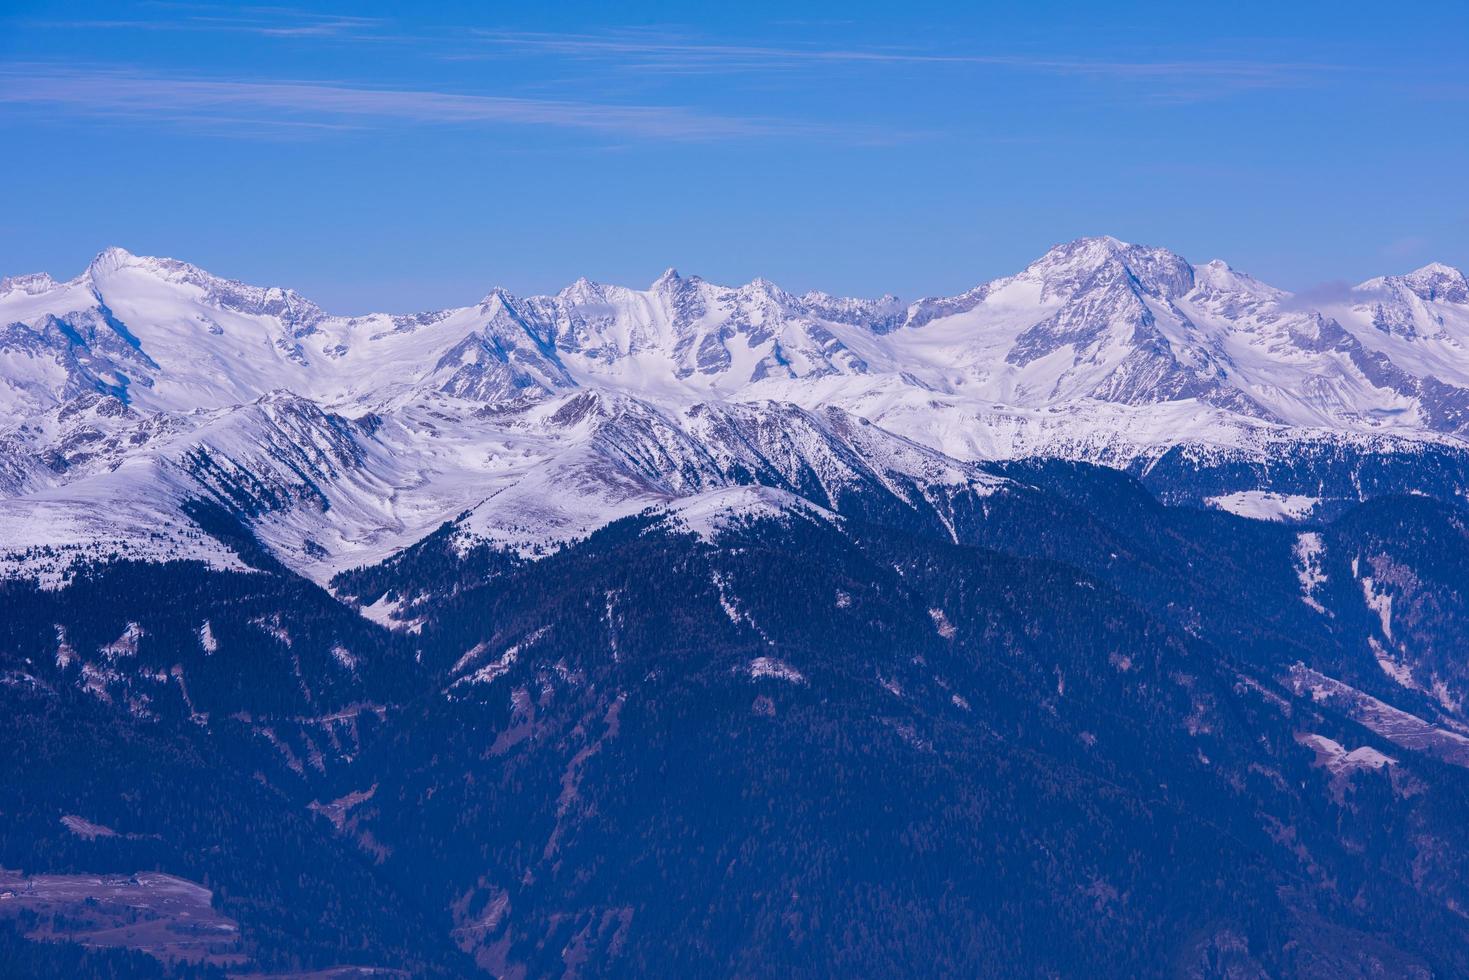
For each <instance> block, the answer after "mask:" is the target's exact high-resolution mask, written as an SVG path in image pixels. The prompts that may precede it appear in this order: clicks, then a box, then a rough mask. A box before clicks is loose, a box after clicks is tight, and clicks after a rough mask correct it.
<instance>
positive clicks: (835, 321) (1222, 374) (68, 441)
mask: <svg viewBox="0 0 1469 980" xmlns="http://www.w3.org/2000/svg"><path fill="white" fill-rule="evenodd" d="M104 305H105V310H106V313H105V314H104ZM50 318H61V319H64V320H65V321H66V322H67V323H68V324H71V325H72V326H74V327H75V329H77V330H78V331H80V333H82V334H86V335H88V336H94V337H97V338H101V339H99V340H97V341H95V342H93V344H92V347H91V348H89V350H88V351H87V354H88V357H87V358H84V359H82V360H77V359H75V358H70V356H69V354H68V353H67V352H68V351H69V349H70V346H69V345H70V341H63V340H61V339H58V338H59V337H60V336H61V335H60V334H59V333H58V328H57V327H56V326H55V325H54V321H53V320H51V319H50ZM1338 324H1339V327H1338ZM0 328H5V329H6V330H8V331H10V333H9V334H8V336H10V337H11V338H12V339H11V340H8V341H7V342H5V343H4V344H0V542H3V545H0V576H16V575H25V576H35V577H38V578H40V579H41V581H42V582H43V583H44V584H46V585H48V586H53V587H54V586H59V585H62V584H65V582H66V581H67V580H68V576H69V574H70V569H72V568H73V567H74V566H75V565H76V564H77V563H78V562H80V561H83V560H86V559H88V558H99V557H100V558H106V557H109V556H112V555H127V556H128V557H133V558H138V559H142V560H151V561H163V560H168V559H173V558H188V559H193V560H198V561H203V562H205V563H207V564H209V565H211V566H212V567H215V568H221V569H231V570H237V571H238V570H244V569H245V565H244V564H243V562H242V561H241V560H240V558H239V556H237V555H235V554H233V553H232V552H231V551H230V549H229V548H227V547H225V546H224V545H222V544H220V543H219V542H218V541H216V540H215V539H214V538H212V537H210V536H208V535H206V534H203V533H201V531H200V529H199V528H198V527H196V526H195V525H194V524H193V522H192V521H190V520H189V519H188V518H186V517H184V516H183V514H182V513H181V507H182V505H183V502H184V501H186V500H190V499H193V498H198V497H201V496H202V497H205V498H212V499H232V497H231V495H232V494H233V493H235V492H237V491H239V489H240V488H241V487H253V488H261V487H263V488H265V491H266V492H264V493H263V502H264V503H265V506H263V507H262V508H261V509H260V512H259V514H258V516H256V517H255V518H254V519H253V521H252V526H253V529H254V531H255V532H256V533H257V535H258V536H259V537H260V539H261V540H262V541H263V542H264V544H265V545H266V546H267V547H268V548H269V549H270V550H271V551H272V552H273V553H274V554H275V555H276V556H277V557H278V558H280V559H281V560H282V561H284V562H285V563H286V564H288V565H290V566H291V567H292V568H294V569H296V570H298V571H300V572H301V573H302V574H305V575H307V576H308V577H310V578H312V579H314V580H316V581H318V582H322V583H325V582H327V581H328V580H330V579H331V577H332V576H333V575H334V574H335V573H336V572H338V571H341V570H343V569H346V568H351V567H354V566H358V565H363V564H371V563H374V562H377V561H380V560H382V559H384V558H386V557H388V556H390V555H392V554H394V553H396V552H397V551H399V550H400V549H402V548H404V547H406V546H407V545H409V544H412V543H413V542H415V541H418V540H419V539H421V538H422V537H424V536H425V535H427V534H429V533H430V532H432V531H433V530H435V529H436V528H438V527H439V526H440V525H441V524H443V523H444V522H445V521H452V520H455V519H456V517H458V515H460V514H463V513H465V512H469V516H468V517H467V518H465V519H464V520H463V521H461V522H459V524H458V525H457V527H456V537H455V542H456V546H458V547H461V548H467V547H472V546H474V545H475V544H478V543H487V544H491V545H494V546H497V547H504V548H509V549H511V550H514V551H516V552H518V553H519V554H521V555H523V556H525V557H532V558H533V557H537V556H540V555H544V554H546V553H549V552H550V551H554V550H555V549H556V548H558V547H560V546H561V545H563V544H564V543H566V542H568V541H571V540H574V539H576V538H578V537H581V536H584V535H586V534H589V533H591V532H593V531H595V530H596V529H597V528H600V527H602V526H604V525H605V524H607V523H608V522H610V521H613V520H616V519H618V518H620V517H626V516H629V515H632V514H636V513H639V512H642V511H644V510H647V509H648V508H650V507H652V508H661V509H663V510H664V511H666V512H667V513H668V514H669V515H670V519H671V520H676V521H682V522H683V523H684V524H685V526H687V527H688V528H689V530H691V531H692V532H693V533H695V534H698V535H699V536H700V537H701V538H703V539H705V540H714V539H717V538H718V537H719V536H720V535H721V534H723V533H724V532H726V531H727V530H728V529H729V528H730V527H731V526H732V522H733V521H735V520H737V519H738V520H743V519H749V518H753V517H761V516H770V517H779V518H781V519H789V518H790V517H791V516H792V515H804V516H806V517H809V518H812V519H821V520H829V519H831V516H830V514H829V513H828V512H825V511H822V510H821V509H820V508H818V507H817V506H816V505H815V504H811V503H809V502H806V501H802V500H801V499H800V498H795V497H792V496H790V495H789V494H788V493H787V494H783V493H782V492H781V491H774V490H769V491H767V490H765V489H762V488H750V487H739V486H735V485H734V484H739V483H746V482H748V479H736V478H735V477H734V476H733V475H732V474H736V473H745V474H748V473H750V472H756V471H759V470H763V469H769V468H771V467H774V468H775V469H776V470H779V471H780V472H781V476H782V477H783V478H785V479H791V478H793V477H797V476H799V477H800V478H806V477H810V478H813V479H815V480H816V481H817V482H818V483H819V485H820V487H821V489H822V492H823V494H825V495H827V496H828V497H829V498H830V499H836V498H835V497H833V496H831V495H832V494H833V492H839V491H841V490H842V489H843V488H845V487H849V486H852V485H854V483H855V482H857V481H866V482H868V483H870V484H873V485H877V486H882V487H885V488H886V489H887V490H888V491H889V492H892V493H893V494H895V495H897V496H899V497H903V498H904V499H906V497H907V495H909V494H913V493H917V494H919V495H921V496H923V497H925V498H927V503H930V504H932V505H933V507H934V510H935V512H936V513H937V515H938V519H939V520H940V521H943V522H945V523H946V524H948V526H949V530H950V533H955V529H954V524H953V516H954V515H953V514H951V513H950V512H949V511H948V510H947V507H946V504H945V500H946V495H947V494H948V492H949V491H950V490H952V489H953V488H955V487H958V486H963V487H965V488H967V490H968V491H969V492H971V493H972V494H974V495H975V496H978V497H983V495H984V494H986V493H992V492H996V491H997V490H998V489H999V488H1001V487H1003V486H1004V481H1001V480H997V479H995V478H993V477H986V476H984V475H983V474H981V473H978V472H977V471H975V470H974V469H973V468H970V467H967V464H968V463H969V462H972V461H975V460H984V459H1005V458H1012V457H1017V456H1028V455H1038V454H1039V455H1049V456H1059V457H1063V458H1069V459H1082V460H1087V461H1090V462H1096V463H1102V464H1105V465H1116V466H1123V465H1135V464H1139V463H1141V464H1143V465H1147V464H1148V463H1149V462H1151V461H1153V460H1156V459H1157V458H1158V457H1159V456H1160V455H1161V454H1162V453H1163V452H1164V451H1165V450H1167V449H1168V448H1170V447H1173V446H1185V447H1187V448H1188V450H1189V451H1190V452H1198V453H1213V452H1220V451H1225V450H1228V451H1230V452H1234V453H1239V454H1243V456H1244V457H1246V458H1256V459H1259V458H1272V457H1276V456H1279V455H1281V454H1285V453H1290V452H1292V451H1294V450H1295V448H1296V447H1300V446H1302V445H1315V446H1323V447H1330V446H1335V445H1341V444H1349V445H1356V446H1364V447H1374V448H1396V449H1402V448H1404V447H1411V446H1413V445H1421V444H1446V445H1452V446H1455V447H1460V446H1462V441H1461V439H1460V437H1459V436H1458V435H1456V434H1454V433H1452V432H1449V431H1447V430H1444V429H1443V428H1442V426H1441V425H1440V423H1439V422H1435V421H1434V419H1435V416H1434V414H1433V411H1434V406H1433V405H1431V404H1426V403H1425V402H1424V397H1425V396H1424V395H1423V394H1422V392H1424V391H1431V390H1438V389H1435V388H1434V387H1433V386H1432V385H1425V384H1424V383H1423V382H1424V381H1425V379H1429V378H1432V379H1437V380H1438V381H1441V382H1444V383H1445V384H1448V385H1456V386H1461V387H1466V386H1469V358H1465V357H1464V351H1465V349H1466V348H1469V300H1466V299H1465V297H1464V283H1463V277H1462V275H1460V274H1459V273H1458V272H1457V271H1456V270H1453V269H1450V268H1448V267H1446V266H1425V267H1424V268H1422V269H1419V270H1417V271H1415V272H1412V273H1409V274H1407V275H1402V276H1386V277H1382V278H1379V279H1375V280H1371V281H1369V282H1366V283H1363V284H1362V286H1361V287H1359V288H1358V289H1357V290H1356V291H1355V292H1353V293H1351V294H1350V296H1349V297H1347V298H1346V299H1345V300H1343V301H1341V302H1337V303H1334V304H1332V305H1330V306H1329V307H1328V308H1325V309H1322V310H1320V311H1316V310H1310V309H1304V308H1302V306H1301V304H1300V302H1299V301H1298V300H1297V299H1296V298H1293V297H1291V296H1290V295H1289V294H1287V293H1285V292H1284V291H1281V290H1278V289H1274V288H1272V287H1270V286H1267V285H1265V284H1263V283H1261V282H1259V281H1257V280H1255V279H1252V278H1250V277H1249V276H1247V275H1245V274H1243V273H1240V272H1238V271H1236V270H1233V269H1231V268H1229V267H1228V266H1227V265H1225V264H1224V263H1221V262H1211V263H1208V264H1206V265H1204V266H1199V267H1191V266H1189V265H1188V264H1187V263H1186V262H1184V260H1183V259H1181V258H1179V257H1178V256H1175V255H1172V254H1170V253H1168V252H1166V251H1163V250H1161V249H1153V248H1146V247H1141V246H1135V245H1129V244H1127V243H1124V242H1120V241H1117V240H1115V239H1111V238H1094V239H1084V240H1080V241H1077V242H1072V243H1068V244H1066V245H1061V246H1057V247H1056V248H1054V249H1052V250H1051V251H1049V252H1047V253H1046V254H1045V255H1044V256H1042V257H1040V258H1039V259H1037V260H1036V261H1035V262H1033V263H1031V264H1030V265H1029V266H1027V267H1026V268H1025V269H1023V270H1021V271H1020V272H1018V273H1016V274H1015V275H1012V276H1008V277H1005V278H1002V279H998V280H995V281H993V282H989V283H984V284H981V285H979V286H976V287H975V288H974V289H971V290H969V291H967V292H964V293H962V294H960V295H958V296H952V297H946V298H931V299H922V300H919V301H917V302H913V303H907V304H904V303H901V302H899V301H897V300H895V299H893V298H892V297H882V298H880V299H876V300H861V299H847V298H839V297H832V296H828V295H825V294H822V293H814V292H813V293H808V294H805V295H803V296H795V295H792V294H790V293H787V292H785V291H784V290H781V289H780V288H779V287H777V286H775V285H773V284H771V283H769V282H766V281H764V280H756V281H755V282H752V283H749V284H747V285H744V286H738V287H726V286H719V285H716V284H713V283H709V282H706V281H704V280H702V279H699V278H698V277H694V276H689V277H680V276H679V275H677V274H676V273H673V272H671V271H670V272H669V273H666V274H665V275H664V276H662V277H660V278H659V280H658V281H657V282H655V283H653V284H652V285H651V286H650V287H648V288H647V289H632V288H627V287H621V286H612V285H604V284H599V283H592V282H588V281H586V280H579V281H578V282H577V283H575V284H573V285H572V286H569V287H567V288H566V289H565V290H562V291H561V292H560V293H558V294H557V295H555V296H540V297H515V296H512V295H510V294H508V293H506V292H505V291H503V290H492V291H491V292H490V293H489V294H488V295H487V296H486V297H485V299H484V300H483V301H481V302H480V303H477V304H474V305H472V306H466V307H462V308H457V309H448V310H440V311H433V312H428V313H420V314H412V315H406V316H399V315H388V314H371V315H367V316H358V317H342V316H334V315H331V314H328V313H326V312H325V311H322V310H320V309H319V308H317V307H316V306H315V305H314V304H312V303H311V302H310V301H309V300H308V299H306V298H305V297H302V296H300V295H298V294H296V293H295V292H293V291H291V290H289V289H281V288H276V287H256V286H250V285H246V284H243V283H239V282H234V281H231V280H228V279H224V278H221V277H218V276H214V275H211V274H210V273H208V272H205V271H204V270H202V269H198V268H197V267H194V266H191V265H188V264H187V263H183V262H179V261H176V260H172V259H161V258H148V257H141V256H135V255H131V254H129V253H127V252H125V251H123V250H121V249H108V250H106V251H104V252H103V253H101V254H99V255H98V257H97V258H96V259H95V260H94V261H93V263H92V264H91V265H90V266H89V267H88V268H87V270H86V271H84V272H83V273H82V274H81V275H80V276H78V277H76V278H75V279H72V280H70V281H67V282H59V281H56V280H54V279H52V278H50V277H48V276H45V275H43V274H35V275H28V276H17V277H11V278H8V279H5V280H0ZM104 341H105V342H104ZM1364 357H1380V358H1385V359H1386V361H1387V362H1388V363H1389V364H1390V366H1391V367H1392V368H1393V370H1394V371H1395V372H1397V373H1396V374H1394V373H1393V371H1385V372H1377V373H1376V374H1374V375H1373V376H1372V377H1369V376H1368V375H1367V374H1364V373H1363V369H1362V368H1360V367H1359V366H1358V365H1359V364H1360V363H1365V361H1364ZM83 362H85V365H83ZM1389 375H1391V376H1393V377H1398V378H1400V379H1402V378H1406V379H1407V380H1406V381H1396V382H1395V381H1391V380H1383V378H1386V377H1388V376H1389ZM1374 378H1376V380H1374ZM1179 390H1183V391H1187V392H1189V394H1188V396H1187V397H1176V396H1175V395H1173V394H1171V392H1176V391H1179ZM1276 420H1283V421H1276ZM867 422H870V423H873V424H871V425H868V424H866V423H867ZM1435 426H1438V427H1437V428H1436V427H1435ZM42 458H48V459H52V460H61V461H64V463H65V465H64V466H59V467H55V466H49V465H42V464H41V463H40V462H39V461H40V460H41V459H42ZM205 460H207V461H208V463H207V465H206V464H205V463H204V461H205ZM792 485H794V484H792ZM913 487H917V488H918V489H917V490H916V491H915V490H913V489H912V488H913ZM1210 502H1211V504H1212V505H1213V506H1216V507H1219V508H1221V509H1224V510H1227V511H1230V512H1232V513H1236V514H1240V515H1243V516H1249V517H1255V518H1261V519H1269V520H1301V519H1304V518H1307V517H1309V516H1310V515H1311V514H1312V513H1314V512H1315V510H1316V508H1317V506H1318V504H1319V501H1318V500H1317V499H1316V498H1315V497H1311V496H1304V495H1300V494H1284V493H1277V492H1274V491H1272V490H1270V489H1269V488H1260V487H1244V488H1241V489H1239V490H1237V491H1234V492H1229V493H1222V494H1220V495H1218V496H1217V497H1215V498H1214V499H1213V500H1212V501H1210ZM1306 591H1307V592H1308V593H1309V592H1310V589H1307V590H1306ZM1308 599H1309V597H1308ZM387 611H388V610H387V609H386V608H385V607H384V608H381V609H373V610H364V614H365V615H368V616H374V615H379V614H381V615H382V618H383V620H384V621H385V620H386V613H387Z"/></svg>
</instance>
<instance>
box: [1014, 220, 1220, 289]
mask: <svg viewBox="0 0 1469 980" xmlns="http://www.w3.org/2000/svg"><path fill="white" fill-rule="evenodd" d="M1109 268H1110V269H1115V270H1116V271H1119V272H1125V273H1126V274H1127V275H1129V276H1131V277H1132V278H1133V279H1135V280H1136V281H1137V282H1138V284H1139V285H1140V286H1141V287H1142V288H1143V290H1144V291H1146V292H1149V293H1152V294H1155V295H1158V296H1163V297H1173V296H1181V295H1183V294H1184V293H1187V292H1188V291H1189V290H1190V289H1192V288H1193V284H1194V268H1193V266H1191V265H1189V264H1188V262H1187V260H1185V259H1184V258H1183V257H1182V256H1180V255H1177V254H1175V253H1173V252H1170V251H1168V250H1167V249H1165V248H1157V247H1154V246H1150V245H1135V244H1132V243H1131V242H1124V241H1122V240H1121V239H1119V238H1113V237H1112V236H1111V235H1098V236H1093V237H1089V238H1078V239H1075V240H1073V241H1070V242H1065V243H1062V244H1060V245H1055V246H1052V247H1051V248H1050V249H1048V250H1047V251H1046V253H1045V254H1044V255H1042V256H1041V257H1040V258H1038V259H1036V260H1035V261H1034V262H1032V263H1031V264H1030V265H1028V266H1026V268H1025V270H1024V271H1023V272H1022V273H1020V276H1021V277H1022V278H1028V279H1031V280H1033V281H1037V282H1039V283H1040V284H1041V287H1042V295H1055V296H1062V297H1064V296H1069V295H1070V294H1071V293H1073V292H1075V291H1076V290H1077V289H1079V288H1080V287H1082V286H1083V285H1085V284H1086V282H1088V281H1089V280H1091V279H1092V278H1093V277H1095V276H1097V275H1098V274H1100V273H1102V272H1104V271H1106V270H1107V269H1109Z"/></svg>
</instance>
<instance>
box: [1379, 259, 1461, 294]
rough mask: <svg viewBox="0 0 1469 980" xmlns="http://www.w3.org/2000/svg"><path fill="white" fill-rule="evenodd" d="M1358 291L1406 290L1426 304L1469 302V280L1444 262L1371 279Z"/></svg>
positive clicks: (1431, 263)
mask: <svg viewBox="0 0 1469 980" xmlns="http://www.w3.org/2000/svg"><path fill="white" fill-rule="evenodd" d="M1357 289H1358V290H1360V291H1363V292H1378V291H1383V290H1387V291H1391V290H1394V289H1404V290H1407V291H1408V292H1410V293H1413V294H1414V295H1416V296H1417V297H1419V298H1420V299H1423V300H1427V301H1434V300H1441V301H1444V302H1449V303H1469V281H1466V280H1465V277H1464V273H1463V272H1462V271H1460V270H1459V269H1456V268H1454V267H1453V266H1451V265H1445V264H1444V263H1442V262H1430V263H1428V264H1427V265H1425V266H1421V267H1419V268H1417V269H1414V270H1413V271H1412V272H1408V273H1404V274H1402V275H1397V276H1378V277H1377V278H1375V279H1368V280H1367V281H1366V282H1364V283H1362V284H1360V285H1359V286H1357Z"/></svg>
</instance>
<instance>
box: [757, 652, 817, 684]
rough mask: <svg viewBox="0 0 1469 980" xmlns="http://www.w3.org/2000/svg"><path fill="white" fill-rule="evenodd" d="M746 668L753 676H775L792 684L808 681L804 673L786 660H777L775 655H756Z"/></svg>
mask: <svg viewBox="0 0 1469 980" xmlns="http://www.w3.org/2000/svg"><path fill="white" fill-rule="evenodd" d="M745 670H746V672H747V673H748V674H749V675H750V677H752V678H759V677H773V678H775V679H776V680H781V681H789V682H790V683H792V684H805V683H806V676H805V675H804V674H802V673H801V672H800V671H799V670H797V669H796V668H794V667H792V666H791V665H790V664H788V663H786V662H785V661H784V660H777V659H776V658H774V657H756V658H755V659H754V660H751V661H750V662H749V664H747V665H746V666H745Z"/></svg>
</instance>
